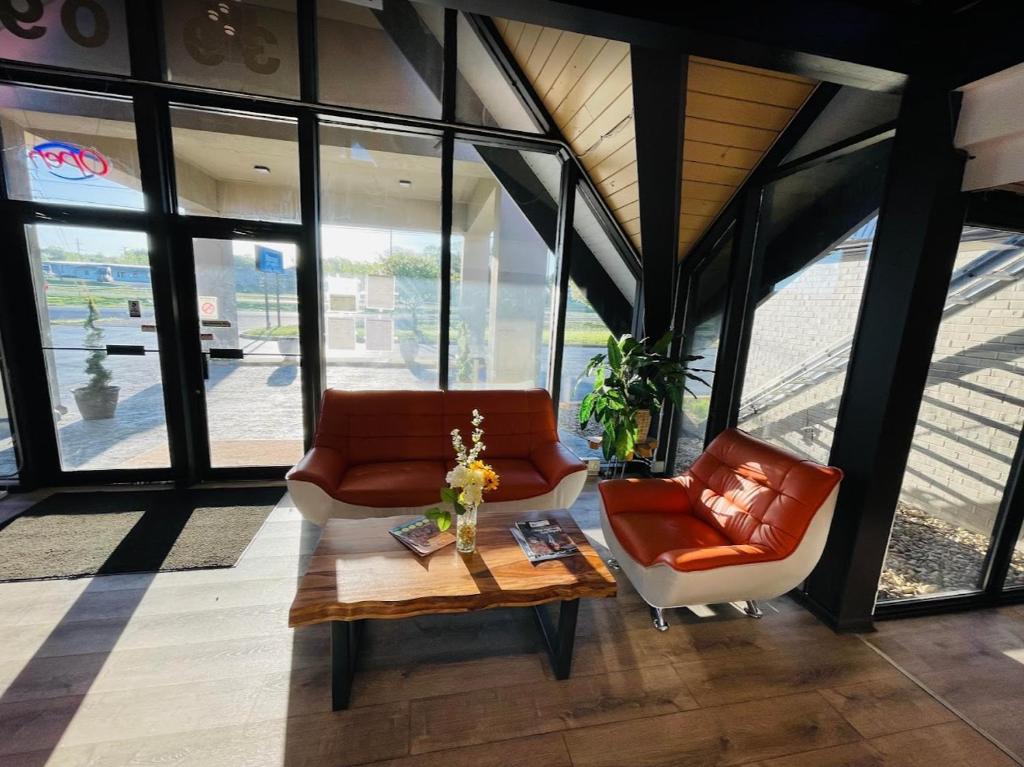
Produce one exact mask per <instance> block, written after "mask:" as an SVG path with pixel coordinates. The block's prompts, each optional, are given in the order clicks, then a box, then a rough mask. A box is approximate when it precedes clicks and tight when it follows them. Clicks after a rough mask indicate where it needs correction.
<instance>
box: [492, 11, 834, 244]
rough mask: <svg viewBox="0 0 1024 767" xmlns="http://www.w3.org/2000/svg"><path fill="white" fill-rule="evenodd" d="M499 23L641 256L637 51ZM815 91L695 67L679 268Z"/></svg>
mask: <svg viewBox="0 0 1024 767" xmlns="http://www.w3.org/2000/svg"><path fill="white" fill-rule="evenodd" d="M494 22H495V24H496V26H497V28H498V30H499V32H500V33H501V36H502V38H503V39H504V41H505V44H506V45H507V46H508V49H509V50H510V51H511V52H512V54H513V56H514V57H515V60H516V62H517V63H518V64H519V66H520V68H521V69H522V70H523V72H524V73H525V74H526V77H527V78H528V79H529V81H530V83H531V84H532V85H533V89H534V91H535V92H536V93H537V96H538V97H539V98H540V99H541V101H542V102H543V103H544V106H545V107H546V108H547V110H548V112H549V114H550V115H551V117H552V118H553V120H554V122H555V124H556V125H557V126H558V128H559V129H560V130H561V132H562V135H563V136H564V137H565V139H566V140H567V141H568V142H569V144H570V146H571V147H572V149H573V151H574V152H575V153H576V155H577V156H578V157H579V158H580V160H581V161H582V163H583V166H584V167H585V168H586V169H587V172H588V173H589V174H590V177H591V179H592V180H593V182H594V184H595V185H596V186H597V188H598V189H599V190H600V192H601V194H602V195H603V196H604V199H605V201H606V202H607V203H608V207H609V208H611V210H612V212H613V213H614V214H615V217H616V219H618V221H619V224H621V226H622V228H623V230H624V231H625V232H626V234H627V235H629V237H630V239H631V240H632V241H633V244H634V245H635V246H636V248H637V250H641V242H640V205H639V202H638V192H637V172H636V147H635V145H634V134H633V85H632V77H631V72H630V61H629V45H628V44H627V43H623V42H619V41H617V40H606V39H604V38H599V37H591V36H588V35H581V34H577V33H575V32H565V31H562V30H559V29H553V28H550V27H540V26H536V25H533V24H524V23H522V22H519V21H508V20H506V19H498V18H496V19H495V20H494ZM815 85H816V83H815V82H814V81H812V80H807V79H804V78H802V77H797V76H795V75H788V74H781V73H779V72H770V71H768V70H764V69H755V68H753V67H745V66H742V65H739V64H729V63H724V62H721V61H714V60H712V59H705V58H701V57H698V56H691V57H690V62H689V72H688V80H687V85H686V125H685V126H684V128H685V132H684V136H685V139H684V142H683V168H682V173H683V189H682V206H681V207H682V209H681V211H680V228H679V235H680V236H679V257H680V258H683V257H684V256H685V255H686V254H687V252H689V250H690V248H691V247H692V246H693V245H694V243H695V242H696V241H697V240H698V239H699V237H700V235H701V234H702V233H703V232H704V230H705V229H706V228H707V227H708V226H709V225H710V224H711V222H712V221H714V219H715V217H716V216H717V215H718V213H719V212H720V211H721V210H722V208H724V207H725V205H726V203H728V201H729V199H730V198H731V197H732V196H733V194H734V193H735V192H736V190H737V189H738V188H739V187H740V185H741V184H742V183H743V181H744V179H746V177H747V176H748V175H749V173H750V171H751V170H752V169H753V168H754V167H755V166H756V165H757V164H758V163H759V162H760V161H761V158H762V157H763V156H764V154H765V152H766V151H767V150H768V148H769V147H770V146H771V145H772V143H773V142H774V141H775V139H776V138H778V135H779V133H781V132H782V130H783V128H785V127H786V125H788V124H789V121H790V120H791V119H792V118H793V115H795V114H796V112H797V111H798V110H799V109H800V107H801V106H802V105H803V103H804V102H805V101H806V100H807V97H808V96H809V95H810V93H811V91H813V90H814V87H815Z"/></svg>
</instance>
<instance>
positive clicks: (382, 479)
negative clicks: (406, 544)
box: [333, 461, 446, 508]
mask: <svg viewBox="0 0 1024 767" xmlns="http://www.w3.org/2000/svg"><path fill="white" fill-rule="evenodd" d="M445 473H446V472H445V468H444V463H442V462H441V461H388V462H381V463H364V464H359V465H356V466H352V467H350V468H349V470H348V471H347V472H345V474H344V476H343V477H342V478H341V484H339V485H338V489H337V490H336V491H335V492H334V493H333V495H334V497H335V498H337V499H338V500H340V501H344V502H345V503H351V504H356V505H359V506H373V507H376V508H390V507H394V506H423V505H425V504H428V503H437V502H438V501H440V496H439V495H438V493H439V492H440V489H441V487H442V486H443V485H444V476H445Z"/></svg>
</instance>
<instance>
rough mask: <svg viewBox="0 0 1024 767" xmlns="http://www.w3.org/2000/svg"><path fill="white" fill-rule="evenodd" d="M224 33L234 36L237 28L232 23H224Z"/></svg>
mask: <svg viewBox="0 0 1024 767" xmlns="http://www.w3.org/2000/svg"><path fill="white" fill-rule="evenodd" d="M224 34H225V35H227V36H228V37H234V36H235V28H234V27H233V26H231V25H230V24H225V25H224Z"/></svg>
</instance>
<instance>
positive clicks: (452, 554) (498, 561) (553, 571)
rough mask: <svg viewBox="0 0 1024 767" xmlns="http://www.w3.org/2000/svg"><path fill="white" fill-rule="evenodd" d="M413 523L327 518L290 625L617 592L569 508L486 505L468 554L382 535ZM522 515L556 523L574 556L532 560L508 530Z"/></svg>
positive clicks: (395, 519) (516, 604)
mask: <svg viewBox="0 0 1024 767" xmlns="http://www.w3.org/2000/svg"><path fill="white" fill-rule="evenodd" d="M412 518H413V517H411V516H410V517H381V518H377V519H359V520H349V519H332V520H330V521H329V522H328V523H327V526H326V527H325V528H324V531H323V535H322V536H321V538H320V543H319V544H317V547H316V550H315V551H314V552H313V557H312V559H311V560H310V563H309V569H308V570H307V571H306V575H305V576H304V577H303V578H302V581H301V582H300V583H299V590H298V593H297V594H296V595H295V600H294V601H293V602H292V607H291V611H290V612H289V615H288V625H289V626H292V627H296V626H305V625H308V624H312V623H322V622H324V621H331V620H343V621H345V620H361V619H363V618H409V617H412V616H415V615H430V614H434V613H458V612H469V611H472V610H483V609H486V608H489V607H525V606H528V605H537V604H543V603H545V602H555V601H560V600H565V599H576V598H579V597H613V596H615V593H616V586H615V578H614V577H613V576H612V574H611V573H610V572H608V568H607V567H606V566H605V564H604V562H603V561H602V559H601V557H600V556H598V554H597V552H596V551H594V549H593V547H592V546H591V545H590V544H589V543H588V542H587V539H586V537H585V536H584V535H583V533H582V531H581V530H580V528H579V526H578V525H577V524H576V522H575V521H574V520H573V518H572V516H571V515H570V514H569V512H568V511H564V510H559V511H545V512H494V513H490V512H488V511H487V507H486V505H485V506H484V507H483V508H482V509H481V511H480V513H479V517H478V522H477V539H476V540H477V550H476V552H475V553H473V554H471V555H465V556H464V555H461V554H459V553H458V552H457V551H456V550H455V545H454V544H452V545H451V546H446V547H445V548H443V549H441V550H440V551H437V552H434V553H433V554H431V555H430V556H427V557H419V556H417V555H416V554H414V553H413V552H411V551H409V550H408V549H407V548H405V547H404V546H403V545H402V544H400V543H399V542H398V541H396V540H395V539H394V537H393V536H391V535H390V534H389V533H388V530H390V529H391V528H392V527H394V526H396V525H397V524H399V523H400V522H402V521H404V520H406V519H412ZM523 519H553V520H555V521H556V522H558V524H559V525H561V527H562V529H563V530H564V531H565V532H566V533H567V534H568V535H569V536H570V537H571V538H572V540H573V541H574V542H575V543H576V545H577V546H578V547H579V549H580V554H579V555H577V556H572V557H566V558H564V559H555V560H551V561H548V562H541V563H540V564H537V565H532V564H530V562H529V560H528V559H527V558H526V555H525V554H523V551H522V549H520V548H519V544H517V543H516V541H515V539H514V538H513V537H512V533H511V532H509V527H511V525H512V524H513V523H514V522H516V521H518V520H523Z"/></svg>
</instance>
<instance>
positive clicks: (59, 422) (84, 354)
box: [25, 224, 170, 470]
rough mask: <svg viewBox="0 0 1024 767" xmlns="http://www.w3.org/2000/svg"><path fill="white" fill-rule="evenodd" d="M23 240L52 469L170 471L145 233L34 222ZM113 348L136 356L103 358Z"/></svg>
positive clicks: (106, 356)
mask: <svg viewBox="0 0 1024 767" xmlns="http://www.w3.org/2000/svg"><path fill="white" fill-rule="evenodd" d="M25 236H26V238H27V240H28V246H29V248H28V250H29V258H30V263H31V267H32V273H33V282H34V288H35V291H36V305H37V308H38V315H39V329H40V333H41V335H42V342H43V355H44V358H45V361H46V369H47V374H48V380H49V387H50V391H49V394H50V402H51V404H52V406H53V417H54V423H55V426H56V430H57V440H58V443H59V448H60V461H61V466H62V467H63V468H64V469H65V470H77V469H143V468H163V467H167V466H169V465H170V453H169V451H168V447H167V419H166V414H165V411H164V396H163V384H162V381H161V372H160V356H159V351H158V350H157V336H156V322H155V319H154V305H153V288H152V283H151V281H150V265H149V243H148V240H147V238H146V235H145V234H144V233H142V232H130V231H120V230H111V229H95V228H87V227H74V226H64V225H52V224H40V225H31V226H26V227H25ZM118 345H126V346H135V347H138V353H137V354H131V355H121V354H111V353H109V351H110V347H111V346H118Z"/></svg>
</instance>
